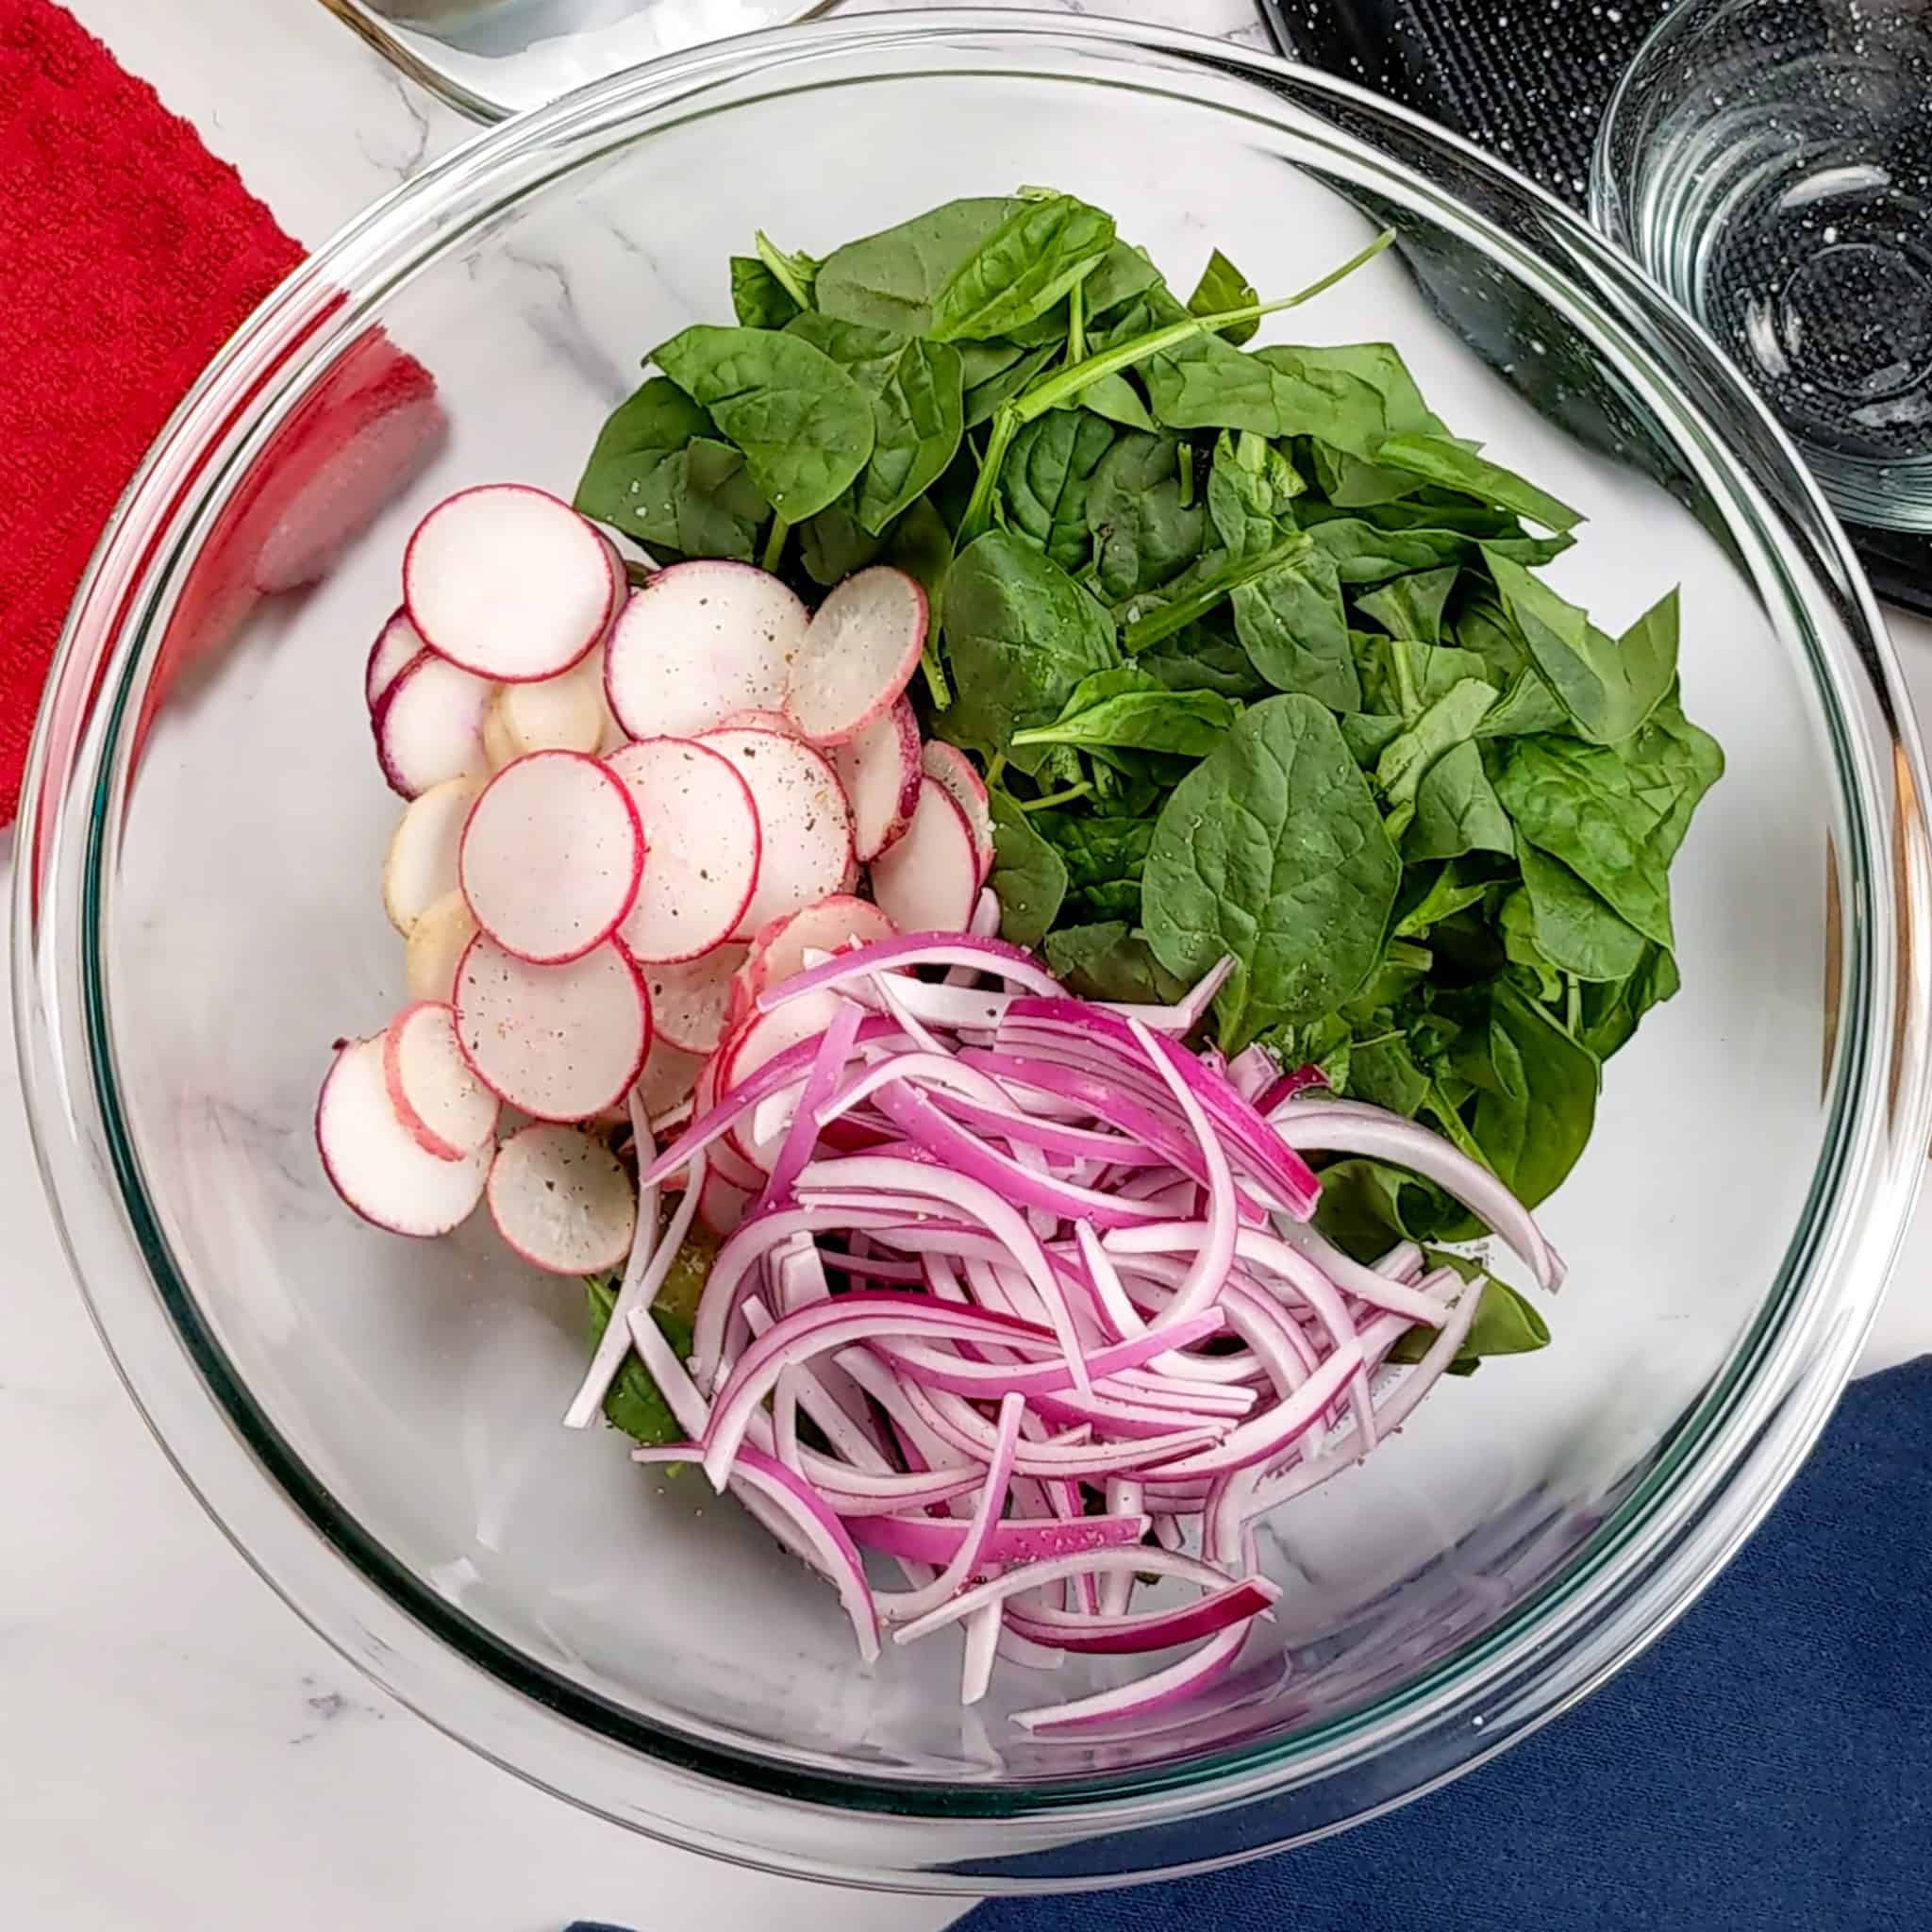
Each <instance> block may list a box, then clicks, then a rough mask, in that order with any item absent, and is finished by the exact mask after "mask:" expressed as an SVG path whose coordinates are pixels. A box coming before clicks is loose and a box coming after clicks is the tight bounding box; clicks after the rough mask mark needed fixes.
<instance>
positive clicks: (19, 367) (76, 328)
mask: <svg viewBox="0 0 1932 1932" xmlns="http://www.w3.org/2000/svg"><path fill="white" fill-rule="evenodd" d="M301 258H302V250H301V248H300V246H299V245H298V244H297V243H296V242H292V241H291V240H290V238H289V237H288V236H287V235H285V234H283V233H282V231H281V229H280V228H279V227H277V226H276V225H275V218H274V217H273V216H272V215H271V214H270V213H269V211H268V210H267V208H264V207H263V206H262V205H261V203H260V202H258V201H257V200H256V199H255V197H254V196H253V195H251V194H250V193H249V192H248V191H247V190H246V189H245V188H243V187H242V182H241V177H240V176H239V175H237V174H236V173H235V171H234V169H232V168H231V167H229V166H228V165H227V164H226V163H225V162H223V161H218V160H216V159H215V158H214V157H213V156H212V155H210V154H209V153H208V150H207V149H206V148H205V147H204V146H203V145H202V144H201V142H200V139H199V138H198V137H197V136H196V134H195V132H194V130H193V129H192V127H190V126H189V125H188V124H187V123H186V122H185V121H182V120H179V119H178V118H176V117H175V115H173V114H171V113H169V112H168V111H167V109H166V108H163V107H162V106H161V104H160V101H159V100H158V98H157V96H156V94H155V92H154V90H153V89H152V88H150V87H148V86H147V85H146V84H145V83H144V82H142V81H139V80H135V79H133V78H132V77H131V76H129V75H127V74H125V73H124V72H123V71H122V69H121V68H120V67H118V66H117V65H116V64H115V62H114V59H113V57H112V56H111V55H109V54H108V51H107V49H106V48H105V47H103V46H102V45H101V43H100V42H98V41H96V40H94V39H93V38H92V35H90V34H88V33H86V32H84V31H83V30H82V29H81V28H80V27H79V26H78V25H76V24H75V21H74V19H73V17H72V16H71V15H69V14H68V13H66V12H65V11H64V10H63V9H61V8H58V7H56V6H53V5H52V4H51V0H0V262H4V263H5V264H6V273H5V275H0V824H5V823H7V822H8V821H10V820H11V819H12V817H13V811H14V806H15V803H16V801H17V799H18V797H19V792H20V779H21V768H22V765H23V763H24V762H25V757H26V745H27V739H28V736H29V734H30V733H31V731H32V728H33V720H34V712H35V709H36V708H37V706H38V705H39V702H40V695H41V686H42V681H43V680H44V678H45V676H46V672H47V664H48V660H49V658H51V657H52V655H53V650H54V645H55V642H56V641H57V640H58V636H59V633H60V625H61V621H62V619H63V618H64V617H65V615H66V612H67V607H68V604H69V602H70V601H71V599H72V597H73V594H74V590H75V584H76V583H77V582H78V581H79V578H80V575H81V572H82V570H83V569H84V568H85V566H86V563H87V560H88V557H89V555H90V554H91V552H92V549H93V546H94V542H95V540H96V539H97V538H98V537H99V535H100V532H101V527H102V525H103V524H105V523H106V521H107V518H108V512H109V511H110V510H111V509H112V508H113V507H114V504H115V501H116V499H117V498H118V497H119V496H120V494H121V491H122V490H123V489H124V488H125V485H126V483H127V480H128V478H129V477H130V476H131V475H133V473H134V470H135V468H136V466H137V465H138V464H139V463H140V461H141V458H142V456H143V454H144V453H145V452H146V450H147V447H148V445H149V444H150V443H151V442H152V441H154V439H155V436H156V434H157V433H158V431H159V429H160V427H161V425H162V424H163V423H165V422H166V421H167V419H168V416H169V413H170V412H171V411H172V410H173V409H174V408H175V404H176V403H178V402H179V401H180V400H181V397H182V396H183V395H184V394H185V393H186V391H188V389H189V388H190V387H191V386H192V383H193V382H194V379H195V377H196V376H198V375H200V374H201V372H202V370H203V369H204V368H205V367H206V366H207V364H208V361H209V359H210V358H212V357H213V355H214V354H215V352H216V351H217V350H218V349H219V348H220V347H221V345H222V343H223V342H224V341H225V340H226V339H227V337H228V336H229V335H230V334H232V333H233V331H234V329H235V327H236V325H238V324H239V323H240V322H241V321H242V318H243V317H244V316H245V315H247V313H248V312H249V310H250V309H251V308H254V307H255V305H256V304H257V303H258V301H260V299H261V298H262V297H263V296H264V295H265V294H266V293H267V292H268V291H269V290H270V289H272V288H273V287H274V286H275V283H276V282H277V281H279V280H280V279H281V278H282V276H283V275H286V274H288V272H289V271H290V269H291V268H292V267H293V266H294V265H295V264H296V263H297V262H298V261H300V260H301Z"/></svg>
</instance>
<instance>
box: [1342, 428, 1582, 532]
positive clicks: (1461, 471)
mask: <svg viewBox="0 0 1932 1932" xmlns="http://www.w3.org/2000/svg"><path fill="white" fill-rule="evenodd" d="M1375 460H1376V462H1377V463H1379V464H1380V465H1381V466H1382V467H1383V468H1385V469H1395V470H1407V472H1408V473H1409V474H1410V475H1416V476H1420V477H1422V478H1423V479H1424V481H1425V482H1429V483H1434V484H1437V485H1439V486H1440V487H1441V488H1442V489H1445V490H1454V491H1457V492H1458V493H1459V494H1461V495H1463V496H1473V497H1474V498H1475V499H1476V501H1477V502H1479V503H1488V504H1493V505H1494V506H1495V507H1496V508H1498V509H1507V510H1511V511H1514V513H1515V514H1516V515H1518V516H1524V517H1527V518H1528V519H1529V520H1530V522H1531V523H1533V524H1541V525H1542V527H1543V528H1544V529H1546V530H1559V531H1568V530H1573V529H1574V528H1575V527H1576V525H1578V524H1580V523H1581V522H1582V521H1583V518H1582V515H1581V514H1580V513H1579V512H1578V511H1576V510H1574V509H1572V508H1570V506H1569V505H1568V504H1567V503H1562V502H1559V501H1558V500H1557V498H1556V497H1554V496H1552V495H1551V494H1550V493H1549V491H1546V490H1539V489H1538V488H1537V486H1536V485H1535V484H1534V483H1531V482H1529V481H1528V480H1526V479H1525V478H1524V477H1522V476H1519V475H1517V474H1516V473H1515V471H1513V470H1506V469H1504V468H1503V466H1502V465H1501V464H1500V463H1492V462H1491V461H1490V460H1489V459H1488V458H1485V457H1479V456H1477V455H1476V454H1475V453H1474V451H1473V450H1470V449H1468V448H1465V447H1464V445H1463V444H1461V443H1459V442H1457V441H1454V440H1453V439H1452V438H1450V437H1447V436H1426V435H1402V436H1391V437H1390V438H1389V439H1388V440H1387V441H1384V442H1383V443H1382V444H1381V445H1380V446H1379V447H1378V448H1377V449H1376V451H1375Z"/></svg>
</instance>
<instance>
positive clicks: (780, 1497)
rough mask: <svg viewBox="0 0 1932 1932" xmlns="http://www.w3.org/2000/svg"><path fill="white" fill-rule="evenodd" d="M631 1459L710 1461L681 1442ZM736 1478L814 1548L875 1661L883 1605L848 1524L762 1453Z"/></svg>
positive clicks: (743, 1458) (862, 1650) (743, 1454)
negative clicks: (775, 1510) (878, 1605)
mask: <svg viewBox="0 0 1932 1932" xmlns="http://www.w3.org/2000/svg"><path fill="white" fill-rule="evenodd" d="M631 1459H632V1461H634V1462H641V1463H646V1464H655V1465H659V1466H661V1465H664V1464H685V1463H693V1462H702V1461H703V1460H704V1457H703V1455H702V1453H701V1452H700V1451H699V1449H698V1448H697V1446H696V1444H694V1443H691V1442H679V1443H675V1444H673V1445H672V1446H670V1447H668V1448H663V1449H635V1450H633V1451H632V1452H631ZM732 1476H733V1480H734V1481H736V1482H740V1483H742V1484H743V1485H744V1486H745V1487H746V1488H747V1489H749V1490H753V1491H757V1493H758V1494H759V1495H760V1496H762V1497H763V1498H764V1499H765V1501H766V1502H768V1503H770V1504H771V1505H772V1506H773V1507H774V1508H776V1509H777V1510H778V1511H780V1512H781V1513H782V1514H783V1515H784V1516H785V1518H786V1519H787V1521H788V1522H789V1523H790V1524H791V1526H792V1527H793V1528H794V1529H796V1530H797V1532H798V1533H799V1535H800V1537H801V1538H802V1539H803V1541H805V1542H806V1543H807V1544H808V1546H809V1548H810V1549H811V1551H812V1554H813V1560H814V1561H815V1562H816V1563H817V1565H818V1567H819V1568H820V1569H821V1570H823V1571H824V1574H826V1575H827V1576H828V1577H830V1578H831V1580H832V1582H833V1583H834V1584H835V1585H836V1586H837V1588H838V1591H839V1601H840V1603H841V1604H842V1605H843V1606H844V1608H845V1614H846V1615H847V1616H848V1617H849V1618H850V1619H851V1620H852V1630H853V1634H854V1635H855V1636H856V1637H857V1638H858V1654H859V1656H860V1657H862V1658H863V1659H864V1660H865V1662H867V1663H871V1662H872V1661H873V1660H874V1658H875V1657H877V1656H878V1654H879V1615H878V1607H877V1605H876V1603H875V1602H874V1598H873V1593H872V1585H871V1584H870V1583H868V1582H867V1581H866V1576H865V1562H864V1559H863V1558H862V1557H860V1556H859V1554H858V1545H857V1544H855V1543H854V1542H853V1541H852V1539H851V1537H849V1536H848V1535H847V1534H846V1532H845V1525H844V1524H842V1523H841V1522H840V1521H839V1519H838V1518H837V1517H836V1516H834V1515H833V1514H832V1512H831V1510H830V1509H829V1508H828V1507H826V1505H825V1502H824V1498H823V1497H822V1496H821V1495H820V1494H819V1492H818V1491H816V1490H815V1489H814V1488H813V1487H812V1486H811V1484H810V1483H808V1482H807V1481H806V1480H805V1478H804V1477H803V1476H800V1475H798V1474H795V1473H794V1472H793V1471H791V1470H789V1469H787V1468H786V1467H785V1465H784V1464H783V1463H782V1462H780V1461H778V1460H777V1459H776V1457H770V1456H766V1455H765V1454H763V1452H762V1451H760V1450H757V1449H753V1448H750V1447H742V1448H741V1449H740V1450H739V1452H738V1456H737V1459H736V1462H735V1463H734V1465H733V1470H732Z"/></svg>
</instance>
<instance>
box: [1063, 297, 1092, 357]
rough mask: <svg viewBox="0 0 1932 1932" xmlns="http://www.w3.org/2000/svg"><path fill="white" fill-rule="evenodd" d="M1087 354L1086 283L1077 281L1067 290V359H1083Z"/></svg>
mask: <svg viewBox="0 0 1932 1932" xmlns="http://www.w3.org/2000/svg"><path fill="white" fill-rule="evenodd" d="M1086 355H1087V284H1086V283H1085V282H1084V281H1078V282H1075V283H1074V286H1073V287H1072V289H1070V290H1069V291H1067V360H1068V362H1069V363H1070V364H1071V363H1074V362H1079V361H1083V360H1084V359H1085V358H1086Z"/></svg>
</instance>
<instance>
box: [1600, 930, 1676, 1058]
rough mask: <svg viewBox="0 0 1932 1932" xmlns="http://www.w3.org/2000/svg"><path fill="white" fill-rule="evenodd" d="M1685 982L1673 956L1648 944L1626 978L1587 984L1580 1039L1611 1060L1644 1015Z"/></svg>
mask: <svg viewBox="0 0 1932 1932" xmlns="http://www.w3.org/2000/svg"><path fill="white" fill-rule="evenodd" d="M1682 984H1683V982H1682V981H1681V980H1680V979H1679V978H1678V976H1677V962H1676V960H1675V959H1674V958H1673V957H1672V955H1671V954H1669V953H1668V952H1666V951H1665V950H1664V948H1663V947H1661V946H1653V945H1646V946H1645V947H1644V949H1643V958H1642V959H1641V961H1639V963H1638V967H1637V970H1636V971H1635V972H1634V973H1632V974H1630V976H1629V977H1628V978H1627V979H1624V980H1620V981H1614V982H1605V983H1602V984H1599V985H1592V986H1585V987H1584V989H1583V999H1582V1008H1583V1011H1582V1016H1581V1020H1580V1024H1579V1025H1578V1029H1577V1038H1578V1039H1579V1040H1580V1041H1582V1043H1583V1044H1584V1045H1585V1046H1587V1047H1588V1048H1589V1049H1590V1050H1591V1053H1593V1054H1595V1055H1596V1057H1597V1058H1598V1059H1599V1060H1607V1059H1608V1058H1610V1056H1611V1055H1612V1054H1614V1053H1620V1052H1622V1051H1623V1049H1624V1047H1625V1046H1626V1045H1628V1044H1629V1041H1630V1039H1631V1037H1632V1036H1633V1035H1634V1034H1635V1033H1636V1031H1637V1028H1638V1024H1639V1023H1640V1022H1641V1020H1642V1018H1643V1016H1644V1014H1646V1013H1647V1012H1649V1011H1650V1009H1651V1008H1653V1007H1660V1006H1662V1005H1663V1003H1664V1002H1665V1001H1666V1000H1668V999H1674V998H1675V997H1676V994H1677V991H1678V988H1679V987H1680V986H1681V985H1682Z"/></svg>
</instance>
